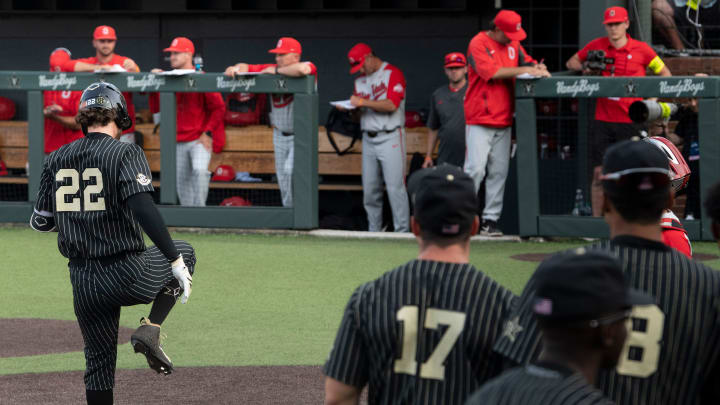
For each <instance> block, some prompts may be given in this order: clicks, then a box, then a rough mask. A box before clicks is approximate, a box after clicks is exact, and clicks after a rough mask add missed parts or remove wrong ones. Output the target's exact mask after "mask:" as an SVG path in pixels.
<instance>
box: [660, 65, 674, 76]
mask: <svg viewBox="0 0 720 405" xmlns="http://www.w3.org/2000/svg"><path fill="white" fill-rule="evenodd" d="M658 76H672V73H671V72H670V69H668V67H667V66H663V68H662V70H661V71H660V73H658Z"/></svg>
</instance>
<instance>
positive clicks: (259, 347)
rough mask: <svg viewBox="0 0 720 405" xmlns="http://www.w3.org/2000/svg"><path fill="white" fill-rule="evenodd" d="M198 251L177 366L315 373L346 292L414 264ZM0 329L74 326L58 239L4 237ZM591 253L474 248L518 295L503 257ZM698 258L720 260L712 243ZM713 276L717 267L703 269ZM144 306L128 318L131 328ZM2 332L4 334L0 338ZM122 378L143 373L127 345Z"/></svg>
mask: <svg viewBox="0 0 720 405" xmlns="http://www.w3.org/2000/svg"><path fill="white" fill-rule="evenodd" d="M173 237H174V238H176V239H185V240H187V241H188V242H190V243H191V244H192V245H193V246H194V247H195V249H196V251H197V256H198V265H197V267H196V275H195V276H194V282H193V293H192V296H191V298H190V301H189V302H188V304H186V305H181V304H178V305H177V306H176V307H175V309H174V310H173V312H172V313H171V314H170V316H169V318H168V320H167V321H166V322H165V324H164V326H163V329H164V330H165V332H166V333H167V335H168V339H167V341H166V343H165V348H166V350H167V352H168V353H169V354H170V355H171V356H172V358H173V361H174V362H175V364H176V365H177V366H180V367H189V366H207V365H225V366H240V365H318V364H322V362H323V361H324V360H325V358H326V356H327V354H328V351H329V349H330V346H331V344H332V340H333V338H334V335H335V331H336V328H337V326H338V323H339V321H340V316H341V314H342V310H343V307H344V305H345V302H346V300H347V298H348V297H349V296H350V294H351V293H352V291H353V289H354V288H355V287H356V286H357V285H359V284H360V283H362V282H365V281H368V280H371V279H373V278H375V277H377V276H378V275H380V274H382V273H383V272H385V271H387V270H389V269H392V268H393V267H395V266H398V265H400V264H403V263H404V262H406V261H408V260H410V259H412V258H414V257H415V256H416V254H417V247H416V244H415V243H414V242H413V241H372V240H347V239H346V240H336V239H321V238H316V237H305V236H301V237H297V236H295V237H293V236H278V235H273V236H265V235H234V234H173ZM0 241H2V243H1V244H0V245H1V246H2V251H3V255H2V256H3V258H4V260H3V267H2V269H0V318H43V319H63V320H75V315H74V313H73V307H72V292H71V288H70V281H69V276H68V271H67V265H66V263H67V261H66V260H65V259H64V258H63V257H62V256H61V255H60V254H59V253H58V250H57V244H56V236H55V234H38V233H35V232H32V231H30V230H27V229H21V228H0ZM584 244H587V242H583V241H578V240H571V241H566V242H553V243H533V242H525V243H517V242H474V243H473V247H472V255H471V261H472V263H473V264H475V265H476V266H477V267H478V268H479V269H481V270H483V271H484V272H486V273H487V274H489V275H490V276H492V277H493V278H495V279H496V280H498V281H499V282H500V283H501V284H503V285H505V286H507V287H509V288H510V289H511V290H513V291H514V292H516V293H519V292H520V291H521V290H522V287H523V285H524V284H525V282H526V281H527V279H528V277H529V276H530V274H531V272H532V271H533V270H534V268H535V267H536V266H537V263H532V262H523V261H518V260H515V259H512V258H511V257H510V256H513V255H516V254H520V253H550V252H555V251H559V250H563V249H566V248H570V247H573V246H579V245H584ZM694 249H695V251H696V252H702V253H713V254H715V253H718V251H717V246H716V245H714V244H711V243H695V244H694ZM706 263H708V264H709V265H711V266H713V267H715V268H720V260H715V261H711V262H706ZM148 311H149V306H135V307H129V308H124V309H123V312H122V318H121V320H120V324H121V325H122V326H126V327H129V328H135V327H136V326H137V322H138V320H139V319H140V317H141V316H144V315H146V314H147V313H148ZM0 333H1V332H0ZM84 367H85V363H84V357H83V355H82V353H81V352H73V353H62V354H51V355H41V356H32V357H31V358H28V357H14V358H0V374H11V373H13V374H14V373H26V372H46V371H64V370H83V369H84ZM118 367H119V368H145V367H147V365H146V363H145V360H144V358H143V356H138V355H135V354H133V353H132V350H131V348H130V346H129V345H124V346H121V347H119V348H118Z"/></svg>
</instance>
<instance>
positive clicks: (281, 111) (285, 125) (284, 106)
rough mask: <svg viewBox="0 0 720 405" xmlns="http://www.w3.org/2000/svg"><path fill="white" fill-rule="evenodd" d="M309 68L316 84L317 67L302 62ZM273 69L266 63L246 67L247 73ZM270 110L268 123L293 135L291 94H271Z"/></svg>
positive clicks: (272, 64) (292, 98) (271, 64)
mask: <svg viewBox="0 0 720 405" xmlns="http://www.w3.org/2000/svg"><path fill="white" fill-rule="evenodd" d="M304 63H307V64H308V65H309V66H310V74H311V75H312V76H315V81H316V82H317V67H315V64H314V63H312V62H304ZM270 66H272V67H275V66H277V64H275V63H266V64H258V65H248V72H260V71H262V70H263V69H265V68H266V67H270ZM270 98H271V101H272V102H271V104H270V106H271V108H272V113H271V114H270V123H271V124H272V125H273V126H274V127H275V128H277V129H279V130H280V131H282V132H287V133H291V134H292V133H294V132H295V128H294V125H293V100H294V97H293V95H292V94H272V95H271V97H270Z"/></svg>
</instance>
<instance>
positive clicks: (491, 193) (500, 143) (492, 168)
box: [463, 125, 511, 221]
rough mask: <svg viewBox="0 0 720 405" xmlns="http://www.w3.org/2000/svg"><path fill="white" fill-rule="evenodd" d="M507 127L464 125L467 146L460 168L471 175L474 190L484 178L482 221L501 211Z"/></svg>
mask: <svg viewBox="0 0 720 405" xmlns="http://www.w3.org/2000/svg"><path fill="white" fill-rule="evenodd" d="M510 129H511V127H505V128H492V127H486V126H482V125H466V126H465V143H466V145H467V149H466V152H465V155H466V156H465V166H464V168H463V170H464V171H465V173H467V174H468V175H469V176H470V177H472V179H473V182H474V184H475V191H478V190H479V189H480V183H482V181H483V178H484V179H485V209H484V210H483V214H482V219H483V220H490V221H497V220H498V219H499V218H500V214H501V213H502V207H503V195H504V194H505V179H506V178H507V174H508V168H509V166H510ZM486 174H487V177H486Z"/></svg>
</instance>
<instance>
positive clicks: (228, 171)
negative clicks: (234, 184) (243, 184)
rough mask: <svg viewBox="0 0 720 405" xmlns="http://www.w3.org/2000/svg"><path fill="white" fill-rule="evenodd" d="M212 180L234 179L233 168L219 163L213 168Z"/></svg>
mask: <svg viewBox="0 0 720 405" xmlns="http://www.w3.org/2000/svg"><path fill="white" fill-rule="evenodd" d="M211 180H212V181H233V180H235V169H233V168H232V166H230V165H220V166H218V167H217V169H215V174H214V175H213V176H212V179H211Z"/></svg>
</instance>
